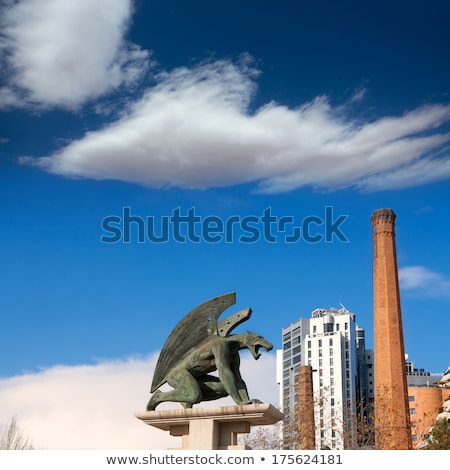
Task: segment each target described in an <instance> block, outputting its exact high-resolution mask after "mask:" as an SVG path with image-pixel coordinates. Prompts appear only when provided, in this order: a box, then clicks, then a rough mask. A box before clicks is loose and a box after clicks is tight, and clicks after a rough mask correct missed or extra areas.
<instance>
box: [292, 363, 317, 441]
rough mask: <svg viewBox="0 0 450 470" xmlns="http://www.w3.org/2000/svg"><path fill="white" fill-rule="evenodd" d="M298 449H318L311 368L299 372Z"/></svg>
mask: <svg viewBox="0 0 450 470" xmlns="http://www.w3.org/2000/svg"><path fill="white" fill-rule="evenodd" d="M297 430H298V446H297V448H298V449H303V450H314V449H315V448H316V427H315V423H314V398H313V384H312V368H311V366H300V367H299V371H298V426H297Z"/></svg>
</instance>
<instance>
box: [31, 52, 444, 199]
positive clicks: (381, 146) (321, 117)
mask: <svg viewBox="0 0 450 470" xmlns="http://www.w3.org/2000/svg"><path fill="white" fill-rule="evenodd" d="M254 91H255V82H254V73H253V72H252V70H251V69H250V68H249V67H248V66H247V65H245V66H241V65H238V64H234V63H231V62H229V61H216V62H213V63H208V64H202V65H199V66H197V67H194V68H190V69H188V68H179V69H176V70H174V71H172V72H170V73H165V74H163V75H162V76H160V77H159V83H158V84H157V85H156V86H154V87H153V88H151V89H149V90H148V91H147V92H146V93H145V95H144V96H143V97H142V98H141V99H140V100H139V101H137V102H136V103H134V104H133V105H132V106H131V107H130V108H129V109H128V110H127V111H126V113H125V114H124V116H122V117H121V119H119V120H118V121H117V122H115V123H112V124H111V125H109V126H106V127H105V128H103V129H101V130H99V131H96V132H88V133H87V134H86V135H85V136H84V137H83V138H81V139H80V140H77V141H73V142H71V143H70V144H69V145H67V146H66V147H64V148H62V149H61V150H60V151H58V152H56V153H54V154H53V155H49V156H46V157H42V158H39V159H23V160H22V161H27V162H31V163H33V164H36V165H39V166H41V167H42V168H44V169H46V170H47V171H50V172H52V173H56V174H60V175H64V176H73V177H86V178H94V179H113V180H123V181H128V182H132V183H138V184H142V185H145V186H149V187H154V188H161V187H170V186H178V187H186V188H198V189H204V188H209V187H214V186H228V185H235V184H241V183H248V182H258V183H259V191H262V192H268V193H276V192H284V191H289V190H293V189H296V188H299V187H301V186H304V185H310V186H313V187H317V188H327V189H330V188H331V189H335V188H343V187H351V186H353V187H355V186H356V187H358V188H360V189H362V190H378V189H384V188H387V187H388V188H392V187H405V186H412V185H417V184H421V183H427V182H430V181H436V180H439V179H445V178H448V177H450V163H449V162H450V160H449V157H448V155H447V154H444V155H439V151H441V150H442V148H443V146H445V145H446V144H447V143H448V141H449V140H450V134H446V133H440V132H439V127H440V126H441V125H442V124H444V123H446V122H448V121H450V106H443V105H429V106H424V107H420V108H418V109H414V110H412V111H410V112H408V113H406V114H404V115H403V116H399V117H385V118H380V119H378V120H376V121H374V122H369V123H365V124H361V123H359V122H354V121H351V120H349V119H346V118H345V115H344V112H343V109H342V108H337V109H334V108H333V107H332V106H331V105H330V103H329V102H328V100H327V99H326V98H325V97H319V98H317V99H315V100H313V101H312V102H309V103H306V104H304V105H303V106H301V107H299V108H295V109H291V108H288V107H285V106H281V105H278V104H276V103H269V104H267V105H266V106H264V107H262V108H260V109H258V110H257V111H256V112H255V113H250V112H249V105H250V103H251V99H252V96H253V93H254ZM360 94H361V92H359V95H360ZM348 106H351V102H350V103H348ZM324 170H326V171H324Z"/></svg>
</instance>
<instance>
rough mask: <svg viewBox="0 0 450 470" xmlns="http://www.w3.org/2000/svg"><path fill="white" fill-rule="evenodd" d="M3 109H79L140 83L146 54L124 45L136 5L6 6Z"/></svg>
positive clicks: (65, 0)
mask: <svg viewBox="0 0 450 470" xmlns="http://www.w3.org/2000/svg"><path fill="white" fill-rule="evenodd" d="M4 3H5V5H4V7H3V11H2V19H1V22H0V26H1V27H2V39H1V40H0V52H1V53H2V55H3V61H2V62H3V63H2V65H3V69H4V70H3V73H5V70H8V71H9V83H8V84H7V85H6V86H4V87H3V88H1V89H0V107H10V106H27V105H30V104H33V105H42V106H61V107H66V108H76V107H77V106H78V105H80V104H82V103H84V102H85V101H86V100H88V99H91V98H95V97H97V96H100V95H103V94H105V93H107V92H109V91H111V90H113V89H115V88H117V87H119V86H120V85H129V84H132V83H134V82H135V81H136V80H137V79H139V78H140V77H141V75H142V73H143V72H144V71H145V70H146V67H147V66H148V56H149V53H148V52H147V51H143V50H141V49H140V48H139V47H138V46H136V45H133V44H128V43H126V42H125V41H124V33H125V32H126V29H127V26H128V22H129V21H130V17H131V14H132V10H133V8H132V0H116V1H114V2H111V1H110V0H77V1H75V2H74V1H72V0H23V1H21V2H4Z"/></svg>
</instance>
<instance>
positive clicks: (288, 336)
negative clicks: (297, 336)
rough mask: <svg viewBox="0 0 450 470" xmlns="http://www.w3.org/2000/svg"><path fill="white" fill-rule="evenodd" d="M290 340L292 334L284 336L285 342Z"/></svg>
mask: <svg viewBox="0 0 450 470" xmlns="http://www.w3.org/2000/svg"><path fill="white" fill-rule="evenodd" d="M288 339H291V332H289V333H286V334H284V335H283V341H287V340H288Z"/></svg>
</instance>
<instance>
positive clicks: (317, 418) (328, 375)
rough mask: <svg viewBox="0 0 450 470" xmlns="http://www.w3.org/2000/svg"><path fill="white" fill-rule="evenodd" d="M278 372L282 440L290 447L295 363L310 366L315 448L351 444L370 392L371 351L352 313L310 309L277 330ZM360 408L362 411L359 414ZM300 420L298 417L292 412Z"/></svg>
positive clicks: (292, 444)
mask: <svg viewBox="0 0 450 470" xmlns="http://www.w3.org/2000/svg"><path fill="white" fill-rule="evenodd" d="M282 338H283V349H282V355H279V362H278V368H279V372H278V377H279V382H280V385H281V387H280V392H281V403H282V408H283V412H284V413H285V415H286V416H287V424H286V426H285V429H284V445H285V447H286V448H296V444H297V442H298V436H297V429H296V427H295V425H294V424H293V423H296V422H297V415H296V413H297V404H298V401H299V397H298V393H299V389H298V374H299V367H300V366H305V365H309V366H311V367H312V370H313V373H312V382H313V402H314V422H315V429H314V430H311V432H314V433H315V443H316V448H317V449H344V448H354V447H355V446H357V442H356V441H357V439H358V419H366V418H364V416H363V415H364V414H366V413H367V410H368V404H369V403H370V400H371V398H373V395H372V396H371V395H370V390H371V388H370V384H369V382H371V380H373V379H371V376H369V374H373V370H372V364H371V363H370V362H369V363H368V362H367V358H368V357H369V358H370V357H371V356H372V355H371V354H367V351H366V349H365V338H364V330H363V329H362V328H360V327H358V325H357V324H356V321H355V314H354V313H352V312H350V311H348V310H347V309H346V308H345V307H342V308H341V309H322V308H317V309H315V310H314V311H313V312H312V314H311V318H300V319H299V320H297V321H296V322H294V323H292V324H291V325H289V326H288V327H286V328H283V331H282ZM361 413H362V415H361ZM298 418H299V419H301V416H299V417H298Z"/></svg>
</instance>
